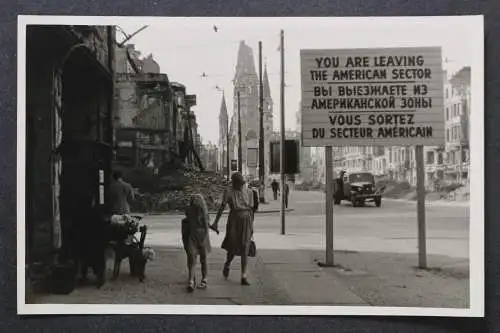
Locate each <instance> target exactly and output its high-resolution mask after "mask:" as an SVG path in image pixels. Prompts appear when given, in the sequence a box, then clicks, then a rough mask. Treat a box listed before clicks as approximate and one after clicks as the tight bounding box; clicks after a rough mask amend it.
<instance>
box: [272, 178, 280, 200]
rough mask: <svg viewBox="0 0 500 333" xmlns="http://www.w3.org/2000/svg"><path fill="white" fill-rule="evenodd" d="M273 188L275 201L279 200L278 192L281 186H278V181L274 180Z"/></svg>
mask: <svg viewBox="0 0 500 333" xmlns="http://www.w3.org/2000/svg"><path fill="white" fill-rule="evenodd" d="M271 188H272V190H273V195H274V200H278V192H279V190H280V185H279V184H278V182H277V181H276V179H273V181H272V183H271Z"/></svg>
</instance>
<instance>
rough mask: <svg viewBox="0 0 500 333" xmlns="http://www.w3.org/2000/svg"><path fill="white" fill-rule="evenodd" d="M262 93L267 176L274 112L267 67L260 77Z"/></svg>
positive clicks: (265, 172)
mask: <svg viewBox="0 0 500 333" xmlns="http://www.w3.org/2000/svg"><path fill="white" fill-rule="evenodd" d="M262 92H263V95H264V105H263V108H264V161H265V162H264V168H265V171H264V174H265V175H266V178H268V177H267V175H268V174H269V166H270V150H269V148H270V143H271V137H272V136H273V112H274V102H273V98H272V97H271V85H270V83H269V74H268V72H267V65H266V66H265V67H264V73H263V75H262Z"/></svg>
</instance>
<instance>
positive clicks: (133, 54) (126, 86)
mask: <svg viewBox="0 0 500 333" xmlns="http://www.w3.org/2000/svg"><path fill="white" fill-rule="evenodd" d="M117 63H118V64H119V66H117V75H116V94H115V98H116V108H115V118H114V120H115V121H114V125H115V129H116V141H117V142H116V146H117V150H116V161H117V164H118V165H120V166H122V167H128V168H141V167H142V168H143V167H146V168H151V169H153V170H154V172H155V173H158V172H160V170H161V169H162V168H163V167H167V166H171V165H172V164H174V163H175V162H176V161H177V160H180V161H184V160H187V162H188V163H191V164H192V163H194V162H195V160H196V159H195V158H193V156H192V151H191V150H190V149H189V148H190V146H189V144H188V143H189V142H195V143H196V141H197V138H198V134H197V123H196V116H195V115H194V112H193V111H191V110H190V107H191V106H193V105H194V104H193V103H194V97H195V96H194V95H189V96H188V98H186V88H185V87H184V86H183V85H182V84H179V83H174V82H171V81H170V80H169V78H168V75H167V74H163V73H160V67H159V65H158V64H157V63H156V61H154V59H153V57H152V56H151V55H149V56H147V57H146V58H141V57H140V52H138V51H136V50H135V48H134V46H133V45H126V46H124V47H122V48H120V47H117ZM187 128H189V129H190V131H186V129H187Z"/></svg>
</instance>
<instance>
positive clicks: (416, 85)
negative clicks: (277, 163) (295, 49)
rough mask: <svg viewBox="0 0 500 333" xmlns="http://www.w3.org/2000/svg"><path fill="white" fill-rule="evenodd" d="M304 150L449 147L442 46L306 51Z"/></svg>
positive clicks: (303, 68) (303, 53)
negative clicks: (376, 146) (446, 138)
mask: <svg viewBox="0 0 500 333" xmlns="http://www.w3.org/2000/svg"><path fill="white" fill-rule="evenodd" d="M300 58H301V75H302V145H303V146H307V147H319V146H373V145H381V146H398V145H424V146H435V145H443V144H444V143H445V122H444V96H443V90H444V89H443V79H444V75H445V73H444V71H443V69H442V59H441V47H421V48H395V49H352V50H344V49H339V50H301V52H300Z"/></svg>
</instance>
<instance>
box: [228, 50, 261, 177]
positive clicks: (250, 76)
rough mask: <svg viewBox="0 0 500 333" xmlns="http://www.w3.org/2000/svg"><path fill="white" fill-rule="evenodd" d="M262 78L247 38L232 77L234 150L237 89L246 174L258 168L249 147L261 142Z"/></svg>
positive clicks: (235, 152) (236, 140)
mask: <svg viewBox="0 0 500 333" xmlns="http://www.w3.org/2000/svg"><path fill="white" fill-rule="evenodd" d="M258 89H259V77H258V75H257V72H256V70H255V61H254V56H253V51H252V48H251V47H250V46H248V45H247V44H246V43H245V42H244V41H241V42H240V45H239V50H238V59H237V63H236V68H235V75H234V79H233V121H232V122H231V125H232V128H231V137H232V138H233V139H232V141H233V142H234V146H233V150H232V153H234V155H233V156H238V144H239V143H238V92H239V96H240V98H239V100H240V114H241V138H242V141H243V142H242V159H243V161H242V166H243V170H242V171H243V174H244V175H248V176H249V177H250V178H256V177H257V176H258V174H257V168H256V167H255V166H254V165H252V161H248V159H247V153H248V149H249V148H258V143H259V141H258V140H259V90H258Z"/></svg>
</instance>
